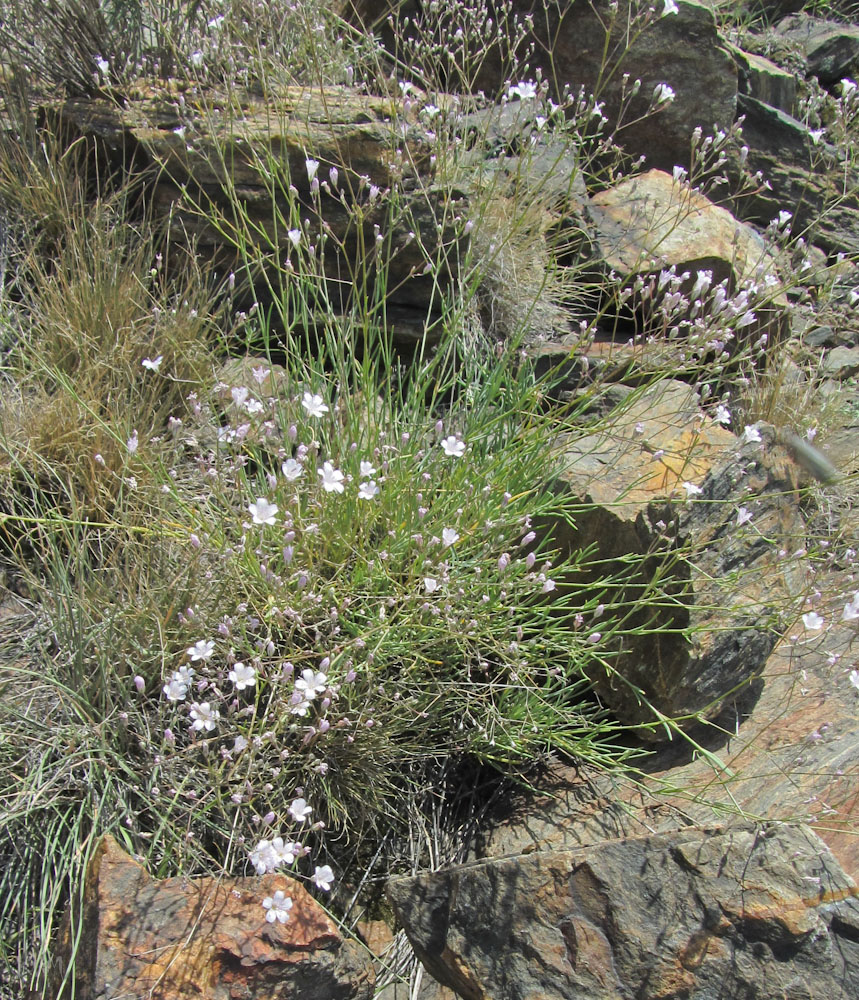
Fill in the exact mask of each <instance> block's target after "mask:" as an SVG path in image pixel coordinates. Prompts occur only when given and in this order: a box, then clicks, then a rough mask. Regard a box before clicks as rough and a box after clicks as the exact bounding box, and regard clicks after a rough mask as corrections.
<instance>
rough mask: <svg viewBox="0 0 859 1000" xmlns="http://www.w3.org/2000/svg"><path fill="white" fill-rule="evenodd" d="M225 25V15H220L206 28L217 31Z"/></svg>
mask: <svg viewBox="0 0 859 1000" xmlns="http://www.w3.org/2000/svg"><path fill="white" fill-rule="evenodd" d="M223 23H224V15H223V14H218V16H217V17H213V18H212V20H211V21H207V22H206V27H207V28H211V29H212V30H213V31H217V30H218V29H219V28H220V27H221V25H222V24H223Z"/></svg>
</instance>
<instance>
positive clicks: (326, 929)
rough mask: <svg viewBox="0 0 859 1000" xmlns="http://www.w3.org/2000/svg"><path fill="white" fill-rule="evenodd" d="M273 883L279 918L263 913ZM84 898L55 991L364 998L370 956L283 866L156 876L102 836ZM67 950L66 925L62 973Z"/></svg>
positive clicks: (79, 997) (97, 999) (95, 995)
mask: <svg viewBox="0 0 859 1000" xmlns="http://www.w3.org/2000/svg"><path fill="white" fill-rule="evenodd" d="M278 889H280V890H282V891H283V892H284V893H285V894H287V895H288V896H289V897H291V899H292V901H293V907H292V910H291V911H290V914H289V919H288V920H287V922H286V923H278V922H274V923H268V922H267V921H266V910H265V909H264V907H263V905H262V901H263V899H264V897H266V896H269V895H272V894H273V893H274V892H276V891H277V890H278ZM83 901H84V902H83V905H84V911H83V924H82V929H81V938H80V943H79V945H78V948H77V953H76V958H75V962H74V969H73V971H72V972H71V974H70V975H69V977H68V979H67V981H66V986H65V989H64V991H63V992H62V993H61V994H60V996H61V997H63V998H65V997H71V996H72V995H74V997H75V998H76V1000H108V998H115V997H120V996H123V997H146V998H147V1000H191V998H194V1000H200V998H206V1000H254V998H260V1000H262V998H265V1000H278V998H280V1000H287V998H289V1000H365V998H369V997H370V996H372V993H373V982H374V975H373V970H372V965H371V963H370V962H369V961H368V960H367V958H366V956H365V955H364V953H363V951H362V950H361V948H360V946H359V945H357V944H356V943H355V942H351V941H346V940H344V939H343V937H342V936H341V934H340V932H339V931H338V929H337V926H336V924H335V923H334V922H333V921H332V920H331V919H330V918H329V917H328V916H327V915H326V913H325V912H324V910H323V909H322V908H321V907H320V906H319V904H318V903H316V901H315V900H314V899H313V897H312V896H311V895H310V894H309V893H308V892H307V891H306V890H305V889H304V888H303V887H302V886H301V885H300V884H299V883H298V882H296V881H295V880H294V879H290V878H287V877H286V876H285V875H280V874H272V875H266V876H263V877H261V878H244V879H241V878H240V879H230V878H211V877H205V878H168V879H164V880H155V879H153V878H151V877H150V875H149V874H148V873H147V872H146V870H145V869H144V868H143V866H142V865H141V864H139V863H138V862H136V861H135V860H134V859H133V858H131V857H129V855H128V854H126V853H125V852H124V851H123V850H122V849H121V848H120V847H119V845H118V844H117V843H116V841H115V840H113V838H111V837H105V838H104V839H103V840H102V842H101V843H100V845H99V847H98V848H97V850H96V852H95V855H94V857H93V860H92V862H91V863H90V866H89V869H88V871H87V876H86V882H85V886H84V897H83ZM69 954H70V934H69V930H68V927H67V928H66V929H65V931H64V935H63V941H62V943H61V948H60V954H59V956H58V961H57V966H58V968H59V969H60V974H61V975H62V974H64V973H65V967H67V965H68V956H69ZM64 966H65V967H64ZM72 985H73V986H74V993H73V994H72Z"/></svg>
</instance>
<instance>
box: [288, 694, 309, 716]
mask: <svg viewBox="0 0 859 1000" xmlns="http://www.w3.org/2000/svg"><path fill="white" fill-rule="evenodd" d="M290 706H291V707H290V709H289V712H290V715H299V716H301V718H304V716H305V715H307V713H308V711H309V710H310V699H309V698H307V697H305V696H304V694H302V693H301V692H300V691H295V692H293V695H292V698H291V699H290Z"/></svg>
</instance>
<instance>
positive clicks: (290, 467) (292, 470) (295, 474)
mask: <svg viewBox="0 0 859 1000" xmlns="http://www.w3.org/2000/svg"><path fill="white" fill-rule="evenodd" d="M280 471H281V472H282V473H283V474H284V476H286V478H287V479H288V480H289V481H290V482H291V483H294V482H295V480H296V479H301V477H302V476H303V475H304V467H303V466H302V464H301V462H297V461H296V460H295V459H294V458H288V459H287V460H286V461H285V462H284V463H283V465H282V466H281V467H280Z"/></svg>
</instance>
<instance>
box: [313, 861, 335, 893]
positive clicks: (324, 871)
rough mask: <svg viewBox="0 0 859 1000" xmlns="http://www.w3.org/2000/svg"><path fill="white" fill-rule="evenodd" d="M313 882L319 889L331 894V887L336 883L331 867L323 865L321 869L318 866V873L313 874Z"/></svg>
mask: <svg viewBox="0 0 859 1000" xmlns="http://www.w3.org/2000/svg"><path fill="white" fill-rule="evenodd" d="M313 881H314V882H315V883H316V885H317V887H318V888H320V889H323V890H324V891H325V892H330V891H331V885H332V883H333V882H334V872H333V871H332V870H331V866H330V865H323V866H322V867H321V868H320V867H318V866H317V868H316V871H315V872H314V873H313Z"/></svg>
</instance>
